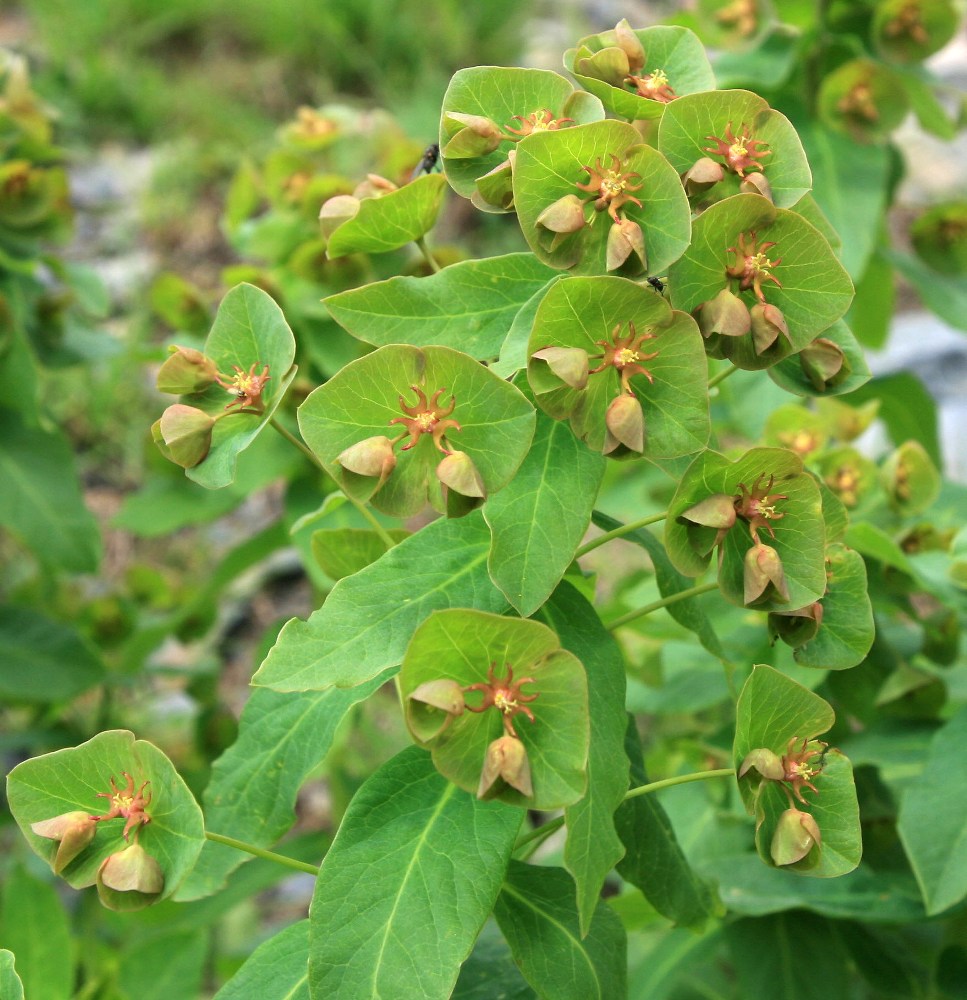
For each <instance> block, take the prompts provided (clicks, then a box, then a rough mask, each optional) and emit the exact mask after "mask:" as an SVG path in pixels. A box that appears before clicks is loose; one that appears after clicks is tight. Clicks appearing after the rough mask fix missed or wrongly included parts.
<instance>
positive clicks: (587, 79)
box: [564, 25, 715, 120]
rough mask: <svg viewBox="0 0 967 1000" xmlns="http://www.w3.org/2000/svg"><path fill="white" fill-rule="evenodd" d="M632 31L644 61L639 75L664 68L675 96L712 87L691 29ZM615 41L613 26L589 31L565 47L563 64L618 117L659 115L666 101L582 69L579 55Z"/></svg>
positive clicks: (708, 67) (587, 54) (702, 52)
mask: <svg viewBox="0 0 967 1000" xmlns="http://www.w3.org/2000/svg"><path fill="white" fill-rule="evenodd" d="M634 34H635V35H637V36H638V40H639V41H640V42H641V44H642V46H643V47H644V50H645V64H644V66H643V67H642V68H641V69H640V70H639V71H638V72H637V75H638V76H643V77H647V76H649V75H651V73H653V72H654V71H655V70H661V71H663V72H664V74H665V75H666V76H667V77H668V82H669V84H670V85H671V87H672V90H673V91H674V93H675V95H676V96H677V97H681V96H683V95H685V94H692V93H695V92H696V91H702V90H714V89H715V77H714V76H713V74H712V67H711V65H710V64H709V61H708V56H707V55H706V53H705V46H704V45H702V43H701V42H700V41H699V39H698V37H697V36H696V35H694V34H693V33H692V32H691V31H688V30H687V29H686V28H678V27H669V26H665V25H658V26H655V27H651V28H641V29H638V30H636V31H635V32H634ZM615 45H616V40H615V33H614V31H613V30H612V31H602V32H600V33H599V34H596V35H588V36H587V37H586V38H582V39H581V41H580V42H578V47H577V48H576V49H568V50H567V52H565V53H564V65H565V66H566V67H567V69H568V71H569V72H571V73H572V74H573V75H574V77H575V79H576V80H577V81H578V82H579V83H580V84H581V86H582V87H584V89H585V90H587V91H590V92H591V93H592V94H594V95H595V96H597V97H598V98H600V99H601V102H602V103H603V104H604V106H605V107H606V108H607V109H608V111H611V112H612V113H613V114H615V115H617V116H618V117H619V118H628V119H643V120H648V119H653V118H659V117H661V114H662V112H663V111H664V110H665V108H667V107H668V105H666V104H662V103H661V102H660V101H653V100H650V99H648V98H645V97H639V96H638V94H637V92H636V89H635V88H634V87H631V89H625V86H627V85H622V86H614V85H612V83H611V82H606V81H604V80H601V79H597V78H595V77H594V76H591V75H588V73H585V72H582V68H581V65H580V60H581V59H582V58H588V57H593V55H594V54H595V53H598V52H601V51H602V50H603V49H608V48H613V47H614V46H615ZM589 72H590V70H589ZM672 103H674V102H672Z"/></svg>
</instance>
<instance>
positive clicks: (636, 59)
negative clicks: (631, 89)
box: [614, 17, 645, 73]
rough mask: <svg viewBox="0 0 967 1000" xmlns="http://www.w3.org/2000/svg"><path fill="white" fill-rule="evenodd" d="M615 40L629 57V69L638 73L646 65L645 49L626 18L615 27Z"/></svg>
mask: <svg viewBox="0 0 967 1000" xmlns="http://www.w3.org/2000/svg"><path fill="white" fill-rule="evenodd" d="M614 40H615V43H616V44H617V46H618V48H619V49H621V50H622V51H623V52H624V54H625V55H626V56H627V57H628V68H629V69H630V70H631V72H632V73H637V72H638V70H640V69H642V68H643V67H644V65H645V49H644V46H643V45H642V44H641V41H640V40H639V38H638V36H637V35H636V34H635V32H634V29H633V28H632V27H631V25H630V24H629V23H628V21H627V19H626V18H624V17H623V18H622V19H621V20H620V21H619V22H618V23H617V24H616V25H615V26H614Z"/></svg>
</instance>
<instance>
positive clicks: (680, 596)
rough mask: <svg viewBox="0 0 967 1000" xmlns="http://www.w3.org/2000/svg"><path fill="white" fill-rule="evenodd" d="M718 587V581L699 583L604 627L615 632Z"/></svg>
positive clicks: (622, 616) (631, 612) (653, 602)
mask: <svg viewBox="0 0 967 1000" xmlns="http://www.w3.org/2000/svg"><path fill="white" fill-rule="evenodd" d="M717 587H718V583H717V582H716V581H712V582H711V583H699V584H697V585H696V586H694V587H689V588H688V590H680V591H679V592H678V593H677V594H669V595H668V596H667V597H663V598H661V600H659V601H652V603H651V604H646V605H645V606H644V607H643V608H635V610H634V611H629V612H628V613H627V614H624V615H620V616H619V617H618V618H615V619H614V621H610V622H605V625H604V627H605V628H606V629H609V630H610V631H612V632H613V631H614V630H615V629H616V628H620V627H621V626H622V625H627V624H628V622H633V621H635V620H636V619H637V618H644V616H645V615H650V614H651V613H652V611H657V610H658V609H659V608H667V607H668V606H669V605H670V604H677V603H678V602H679V601H687V600H688V599H689V598H690V597H698V596H700V595H701V594H707V593H708V592H709V591H710V590H715V589H716V588H717Z"/></svg>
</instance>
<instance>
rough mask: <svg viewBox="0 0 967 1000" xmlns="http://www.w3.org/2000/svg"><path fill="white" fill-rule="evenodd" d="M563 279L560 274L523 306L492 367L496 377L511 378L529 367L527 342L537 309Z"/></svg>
mask: <svg viewBox="0 0 967 1000" xmlns="http://www.w3.org/2000/svg"><path fill="white" fill-rule="evenodd" d="M563 278H564V275H563V274H561V273H560V272H558V273H557V274H556V275H555V277H553V278H552V279H551V280H550V281H548V282H547V283H546V284H545V285H544V286H543V287H542V288H539V289H538V290H537V291H536V292H534V294H533V295H532V296H531V297H530V298H529V299H528V300H527V301H526V302H525V303H524V305H523V306H521V308H520V311H519V312H518V313H517V315H516V316H515V317H514V322H513V323H512V324H511V327H510V329H509V330H508V331H507V336H506V338H505V339H504V342H503V344H501V347H500V360H498V361H496V362H495V363H494V364H492V365H491V366H490V370H491V371H492V372H493V373H494V374H495V375H499V376H500V377H501V378H511V377H512V376H514V375H516V374H517V372H519V371H522V370H523V369H524V368H526V367H527V342H528V341H529V340H530V335H531V330H532V329H533V327H534V317H535V316H536V315H537V309H538V307H539V306H540V304H541V302H543V301H544V296H545V295H546V294H547V293H548V291H549V290H550V288H551V286H552V285H554V284H556V283H557V282H558V281H560V280H562V279H563Z"/></svg>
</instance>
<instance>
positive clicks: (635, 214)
mask: <svg viewBox="0 0 967 1000" xmlns="http://www.w3.org/2000/svg"><path fill="white" fill-rule="evenodd" d="M592 171H594V172H592ZM611 172H613V173H615V174H616V175H619V176H620V177H622V178H623V180H620V181H618V183H619V184H624V189H623V191H622V193H621V195H620V196H618V197H615V198H614V199H612V200H611V201H610V202H609V203H607V204H602V205H601V207H600V208H596V206H595V202H596V200H597V199H598V194H597V193H596V191H588V190H585V189H584V188H582V187H579V186H578V185H585V186H588V185H591V186H593V185H594V183H595V177H596V176H600V175H601V174H602V173H604V174H605V175H607V174H609V173H611ZM580 202H584V203H585V204H584V208H583V209H580V208H579V207H578V206H579V204H580ZM638 202H640V205H639V204H637V203H638ZM514 204H515V206H516V208H517V217H518V219H519V220H520V227H521V230H522V231H523V233H524V238H525V239H526V240H527V242H528V244H529V245H530V248H531V249H532V250H533V251H534V253H535V254H536V256H537V257H538V259H539V260H542V261H543V262H544V263H545V264H548V265H549V266H551V267H555V268H561V269H569V270H570V271H571V272H572V273H573V274H603V273H605V272H606V271H611V270H615V269H616V268H617V267H619V266H622V264H623V267H624V270H626V271H628V272H630V273H631V274H641V273H642V272H643V271H647V272H648V273H649V274H663V273H664V272H665V270H666V269H667V267H668V265H669V264H671V262H672V261H674V260H676V259H677V258H678V257H680V256H681V254H682V253H683V252H684V250H685V249H686V247H687V246H688V241H689V233H690V222H689V211H688V199H687V198H686V197H685V192H684V190H683V189H682V185H681V183H680V181H679V180H678V175H677V174H676V173H675V170H674V168H673V167H672V166H671V165H670V164H669V163H668V161H667V160H666V159H665V158H664V157H663V156H662V155H661V154H660V153H659V152H658V151H657V150H655V149H653V148H652V147H651V146H645V145H642V144H641V136H640V135H639V133H638V132H637V131H636V130H635V129H634V128H632V126H630V125H626V124H624V123H623V122H614V121H606V122H595V123H593V124H591V125H581V126H574V127H573V128H568V129H562V130H561V131H559V132H543V133H540V134H535V135H532V136H529V137H528V138H527V139H526V140H524V141H522V142H521V143H520V145H519V146H518V149H517V158H516V161H515V165H514ZM568 210H569V215H568V217H567V218H565V219H564V220H562V221H558V219H557V218H556V213H561V214H563V213H564V212H565V211H568ZM612 213H614V214H612ZM616 217H617V218H620V219H623V220H625V221H626V222H627V223H633V224H634V225H635V226H637V227H638V228H639V229H640V239H641V249H640V251H639V252H634V253H631V254H630V256H629V255H626V258H624V259H623V260H622V261H621V262H619V263H618V264H613V263H612V262H611V261H609V239H610V240H612V241H613V240H614V237H613V235H612V233H613V231H614V230H615V228H616V225H617V222H616ZM582 220H583V221H582ZM567 227H574V228H567ZM612 252H613V250H612ZM625 260H626V262H625Z"/></svg>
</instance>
